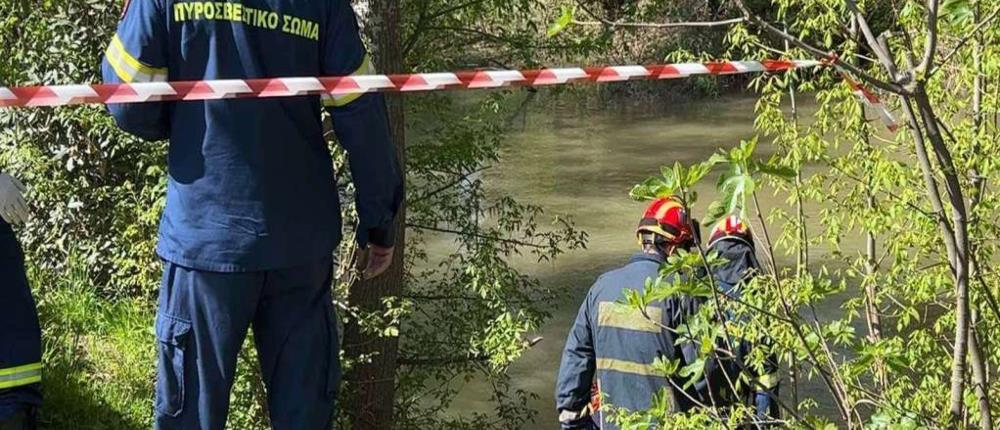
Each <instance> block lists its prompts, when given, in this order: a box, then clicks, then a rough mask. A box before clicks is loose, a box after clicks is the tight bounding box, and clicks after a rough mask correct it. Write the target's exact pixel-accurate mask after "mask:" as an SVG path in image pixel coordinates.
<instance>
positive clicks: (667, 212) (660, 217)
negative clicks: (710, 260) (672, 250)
mask: <svg viewBox="0 0 1000 430" xmlns="http://www.w3.org/2000/svg"><path fill="white" fill-rule="evenodd" d="M644 233H646V234H649V233H652V234H655V235H657V236H660V237H661V238H663V239H664V240H665V241H666V242H667V244H668V245H685V244H688V243H689V242H691V241H692V240H694V233H693V232H692V231H691V220H690V218H689V217H688V213H687V210H685V209H684V203H683V202H682V200H681V199H680V197H677V196H670V197H661V198H658V199H656V200H653V202H652V203H650V205H649V207H648V208H647V209H646V213H645V214H644V215H643V216H642V220H641V221H639V228H637V229H636V235H637V236H639V240H640V241H643V240H644V239H643V234H644Z"/></svg>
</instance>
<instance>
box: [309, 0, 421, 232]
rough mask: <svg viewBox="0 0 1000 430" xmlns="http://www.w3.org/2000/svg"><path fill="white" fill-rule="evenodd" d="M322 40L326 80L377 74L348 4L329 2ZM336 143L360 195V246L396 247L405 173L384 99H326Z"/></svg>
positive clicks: (368, 96)
mask: <svg viewBox="0 0 1000 430" xmlns="http://www.w3.org/2000/svg"><path fill="white" fill-rule="evenodd" d="M327 7H329V12H328V16H327V22H326V23H325V24H324V27H323V30H324V31H323V33H322V37H321V40H320V49H321V50H322V51H321V54H322V60H321V63H322V70H321V72H322V74H323V75H324V76H347V75H364V74H372V73H374V69H373V67H372V63H371V59H370V58H369V57H368V55H367V53H366V52H365V48H364V45H363V43H362V42H361V37H360V33H359V30H358V23H357V18H356V16H355V15H354V11H353V10H352V9H351V7H350V4H349V2H348V1H347V0H328V1H327ZM323 104H324V106H326V107H327V108H328V109H329V111H330V114H331V116H332V117H333V128H334V132H335V133H336V135H337V140H338V141H339V142H340V144H341V146H343V147H344V149H345V150H347V154H348V162H349V163H350V168H351V176H352V177H353V178H354V185H355V189H356V190H357V196H356V197H357V198H356V200H355V201H356V202H357V211H358V218H359V219H360V222H359V225H358V238H357V241H358V245H360V246H362V247H365V246H367V244H368V243H373V244H375V245H379V246H392V245H394V244H395V239H396V238H395V229H394V228H393V221H394V220H395V218H396V213H397V212H398V211H399V208H400V205H401V204H402V202H403V178H402V169H401V168H400V165H399V162H398V160H397V158H396V149H395V146H394V145H393V140H392V135H391V134H390V131H389V119H388V113H387V111H386V105H385V99H384V98H383V97H382V95H380V94H364V95H361V94H352V95H343V96H339V95H338V96H332V97H324V99H323Z"/></svg>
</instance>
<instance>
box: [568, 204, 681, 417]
mask: <svg viewBox="0 0 1000 430" xmlns="http://www.w3.org/2000/svg"><path fill="white" fill-rule="evenodd" d="M691 226H692V223H691V222H690V221H689V219H688V214H687V212H686V211H685V209H684V207H683V205H682V204H681V202H680V200H679V199H676V198H662V199H658V200H656V201H654V202H653V203H652V204H651V205H650V206H649V208H648V209H647V210H646V213H645V215H644V216H643V218H642V220H641V221H640V224H639V227H638V229H637V236H638V238H639V241H640V242H641V244H642V251H641V252H640V253H637V254H635V255H634V256H633V257H632V258H631V259H630V260H629V262H628V264H626V265H625V266H624V267H622V268H620V269H616V270H613V271H611V272H608V273H605V274H603V275H601V276H600V277H599V278H598V279H597V282H596V283H595V284H594V286H593V287H592V288H591V289H590V291H589V293H588V294H587V298H586V299H585V300H584V302H583V304H582V305H581V306H580V311H579V314H578V315H577V318H576V322H575V323H574V324H573V327H572V329H571V330H570V333H569V337H568V338H567V340H566V349H565V351H564V352H563V356H562V362H561V364H560V367H559V377H558V379H557V381H556V409H557V410H558V412H559V421H560V423H561V425H562V428H563V429H566V430H571V429H572V430H575V429H581V430H582V429H593V428H602V429H613V428H616V427H614V425H613V424H612V423H610V422H609V420H608V419H607V417H606V416H605V415H604V411H603V408H602V410H593V408H592V407H591V406H590V405H591V398H592V393H591V388H592V385H593V384H595V383H596V385H597V387H598V389H599V390H600V393H601V394H602V397H603V398H602V403H605V402H606V403H610V404H613V405H614V406H615V407H617V408H623V409H627V410H631V411H641V410H646V409H649V408H650V406H651V402H652V399H653V396H654V395H657V394H660V393H661V392H662V391H663V390H668V391H669V390H670V389H671V385H670V383H669V381H668V380H667V378H665V377H663V376H662V375H661V374H660V373H659V372H658V371H657V370H656V369H655V368H654V365H653V364H654V362H655V361H656V360H658V359H666V360H670V359H674V358H676V357H680V356H681V355H680V352H679V351H678V347H677V346H676V345H675V341H676V336H675V335H674V334H673V333H671V332H670V331H667V330H663V329H662V328H661V325H665V326H668V327H676V326H677V324H678V317H679V316H680V315H682V314H684V313H685V312H686V311H685V310H684V309H683V308H685V307H687V308H690V307H691V306H690V303H687V304H686V303H685V300H665V301H661V302H657V303H654V304H651V305H650V306H649V307H648V308H647V309H646V315H647V316H648V317H649V318H646V316H644V315H643V314H642V312H640V311H639V310H637V309H633V308H632V307H630V306H628V305H625V304H621V303H619V301H620V300H622V299H624V297H625V291H626V290H642V289H643V288H644V287H645V285H646V280H648V279H656V277H657V276H658V275H659V272H660V266H661V265H662V264H663V263H664V261H665V260H666V258H667V257H668V256H670V255H671V254H673V253H674V252H675V251H676V250H678V249H689V248H690V247H691V246H693V245H694V240H695V232H693V231H692V228H691ZM650 319H652V320H654V321H657V322H658V323H659V324H657V323H654V322H652V321H650ZM672 397H673V399H674V402H676V401H677V400H678V399H677V396H672ZM678 407H679V406H678V405H674V409H677V408H678Z"/></svg>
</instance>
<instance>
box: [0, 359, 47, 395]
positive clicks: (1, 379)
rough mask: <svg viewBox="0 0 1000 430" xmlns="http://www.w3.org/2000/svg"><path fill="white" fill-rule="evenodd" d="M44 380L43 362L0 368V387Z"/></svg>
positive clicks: (11, 386)
mask: <svg viewBox="0 0 1000 430" xmlns="http://www.w3.org/2000/svg"><path fill="white" fill-rule="evenodd" d="M38 382H42V363H32V364H28V365H24V366H17V367H11V368H7V369H0V389H4V388H14V387H20V386H23V385H31V384H35V383H38Z"/></svg>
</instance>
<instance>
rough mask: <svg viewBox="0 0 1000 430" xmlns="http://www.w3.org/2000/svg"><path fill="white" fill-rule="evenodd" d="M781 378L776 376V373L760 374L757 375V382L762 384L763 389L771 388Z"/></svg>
mask: <svg viewBox="0 0 1000 430" xmlns="http://www.w3.org/2000/svg"><path fill="white" fill-rule="evenodd" d="M780 380H781V379H780V378H779V377H778V374H777V373H769V374H767V375H761V376H758V377H757V383H759V384H760V385H761V386H763V387H764V388H765V389H768V390H770V389H771V388H774V387H777V386H778V381H780Z"/></svg>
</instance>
